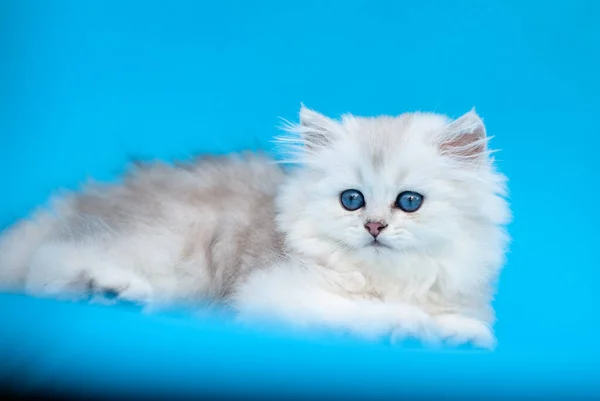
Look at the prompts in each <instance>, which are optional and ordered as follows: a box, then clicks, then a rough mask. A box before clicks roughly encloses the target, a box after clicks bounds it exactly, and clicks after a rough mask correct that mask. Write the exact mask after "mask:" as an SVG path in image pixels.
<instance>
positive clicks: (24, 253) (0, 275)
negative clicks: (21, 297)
mask: <svg viewBox="0 0 600 401" xmlns="http://www.w3.org/2000/svg"><path fill="white" fill-rule="evenodd" d="M56 227H57V220H56V218H55V217H54V216H53V215H52V213H50V212H49V211H47V210H40V211H38V212H37V213H35V214H34V215H33V216H32V217H31V218H28V219H23V220H21V221H19V222H17V223H15V224H14V225H13V226H11V227H9V228H7V229H6V230H5V231H4V232H2V234H1V236H0V291H10V292H22V290H23V286H24V284H25V279H26V277H27V273H28V270H29V263H30V261H31V258H32V256H33V254H34V253H35V251H36V250H37V249H38V248H39V247H40V245H42V243H43V242H45V241H46V239H47V238H49V237H50V235H51V233H52V232H54V231H55V229H56Z"/></svg>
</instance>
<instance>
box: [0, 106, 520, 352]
mask: <svg viewBox="0 0 600 401" xmlns="http://www.w3.org/2000/svg"><path fill="white" fill-rule="evenodd" d="M288 133H289V135H287V136H284V137H281V138H279V142H280V143H282V144H284V145H285V149H286V151H288V156H289V157H290V159H289V160H288V161H290V162H293V163H295V164H298V167H297V168H295V169H293V170H292V171H291V172H290V173H288V174H284V173H283V171H282V170H281V169H280V168H279V167H278V166H276V165H275V164H274V163H272V162H271V161H270V160H269V159H267V158H265V157H263V156H260V155H246V156H242V157H223V158H213V159H209V160H204V161H202V160H200V161H199V162H196V163H191V164H188V165H179V166H167V165H160V164H158V165H154V166H148V167H141V168H138V169H136V170H134V171H133V173H132V174H130V175H128V176H126V177H125V180H124V182H123V183H122V184H118V185H112V186H98V185H93V186H89V187H88V188H87V189H86V190H85V191H84V192H83V193H81V194H71V195H65V196H62V197H60V198H58V199H57V200H56V201H55V206H54V214H51V213H49V212H46V211H40V212H38V214H37V216H35V217H34V218H33V219H30V220H27V221H23V222H21V223H19V224H17V225H16V226H15V227H13V228H12V229H10V230H9V231H8V232H7V233H6V234H5V235H4V237H3V238H2V239H1V241H0V269H2V270H0V284H3V285H4V287H6V288H20V286H21V285H23V286H24V288H25V290H26V291H28V292H30V293H33V294H40V295H44V294H49V295H55V296H59V295H62V296H73V295H86V294H88V293H89V292H90V291H91V292H99V293H101V292H103V291H106V290H112V291H115V292H116V293H118V297H120V298H122V299H129V300H134V301H140V302H143V303H145V304H147V305H150V306H160V305H163V304H173V303H184V302H189V303H194V302H199V301H201V300H205V299H213V300H219V299H220V300H223V301H225V302H226V303H228V304H231V305H233V306H234V307H235V309H236V310H237V311H238V316H239V319H240V320H241V321H247V322H257V321H258V320H261V319H275V320H277V321H282V322H285V323H287V324H289V325H291V326H294V327H301V328H302V327H303V328H318V327H323V328H331V329H337V330H342V331H348V332H350V333H353V334H356V335H359V336H362V337H366V338H376V337H379V336H383V335H395V336H398V335H399V336H416V337H418V338H421V339H425V340H437V339H447V340H450V341H454V342H457V343H462V342H467V341H470V342H473V343H475V344H476V345H479V346H483V347H492V346H493V345H494V343H495V339H494V336H493V334H492V332H491V328H490V327H491V325H492V323H493V320H494V313H493V310H492V308H491V305H490V302H491V300H492V296H493V293H494V286H495V281H496V279H497V276H498V272H499V270H500V268H501V266H502V264H503V262H504V253H505V248H506V245H507V243H508V236H507V234H506V232H505V230H504V228H503V226H504V225H505V224H506V223H508V222H509V220H510V211H509V208H508V204H507V202H506V201H505V200H504V196H505V181H506V180H505V178H504V176H502V175H500V174H499V173H497V172H496V171H495V168H494V166H493V159H492V158H491V156H490V152H489V151H488V148H487V138H486V134H485V128H484V125H483V122H482V121H481V119H480V118H479V117H478V116H477V114H476V113H475V111H474V110H473V111H471V112H469V113H467V114H465V115H464V116H463V117H461V118H459V119H458V120H454V121H451V120H449V119H448V118H447V117H444V116H440V115H435V114H424V113H407V114H403V115H400V116H398V117H377V118H358V117H354V116H351V115H346V116H343V117H342V119H341V121H335V120H332V119H329V118H327V117H325V116H323V115H321V114H318V113H316V112H314V111H311V110H308V109H306V108H304V107H303V108H302V109H301V111H300V124H299V125H298V126H290V127H289V129H288Z"/></svg>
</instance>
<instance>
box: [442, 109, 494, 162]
mask: <svg viewBox="0 0 600 401" xmlns="http://www.w3.org/2000/svg"><path fill="white" fill-rule="evenodd" d="M487 141H488V138H487V137H486V132H485V126H484V125H483V120H482V119H481V117H479V115H478V114H477V112H476V111H475V109H474V108H473V109H471V110H470V111H469V112H468V113H466V114H464V115H463V116H461V117H459V118H458V119H456V120H454V121H452V122H451V123H450V124H448V125H447V126H446V128H445V129H444V130H443V132H442V133H441V137H440V138H439V142H438V143H439V147H440V151H441V152H442V153H443V154H446V155H448V156H451V157H454V158H457V159H461V160H463V161H468V160H480V159H482V158H484V157H485V156H486V154H487Z"/></svg>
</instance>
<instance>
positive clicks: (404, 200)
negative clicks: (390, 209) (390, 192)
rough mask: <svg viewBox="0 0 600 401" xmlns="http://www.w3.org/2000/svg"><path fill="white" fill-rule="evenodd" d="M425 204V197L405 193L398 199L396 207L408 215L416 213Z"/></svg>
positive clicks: (410, 192) (408, 192)
mask: <svg viewBox="0 0 600 401" xmlns="http://www.w3.org/2000/svg"><path fill="white" fill-rule="evenodd" d="M422 204H423V195H421V194H419V193H417V192H412V191H405V192H402V193H401V194H400V195H398V197H397V198H396V206H397V207H398V208H400V209H402V210H404V211H405V212H407V213H412V212H416V211H417V210H418V209H419V208H420V207H421V205H422Z"/></svg>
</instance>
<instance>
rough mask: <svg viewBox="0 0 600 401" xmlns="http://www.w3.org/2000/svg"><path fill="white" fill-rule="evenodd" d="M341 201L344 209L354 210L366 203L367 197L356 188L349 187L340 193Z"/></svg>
mask: <svg viewBox="0 0 600 401" xmlns="http://www.w3.org/2000/svg"><path fill="white" fill-rule="evenodd" d="M340 202H341V204H342V206H343V207H344V209H346V210H349V211H353V210H357V209H360V208H361V207H363V206H364V205H365V197H364V196H363V194H362V193H360V191H357V190H356V189H347V190H345V191H344V192H342V193H341V194H340Z"/></svg>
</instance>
